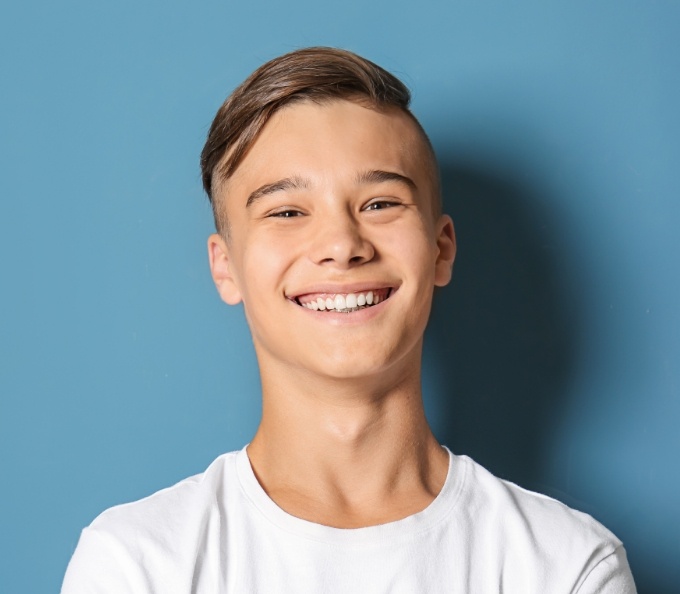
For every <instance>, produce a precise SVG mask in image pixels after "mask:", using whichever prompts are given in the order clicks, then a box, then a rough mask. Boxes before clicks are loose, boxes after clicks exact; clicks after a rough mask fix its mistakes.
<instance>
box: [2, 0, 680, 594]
mask: <svg viewBox="0 0 680 594" xmlns="http://www.w3.org/2000/svg"><path fill="white" fill-rule="evenodd" d="M679 27H680V5H679V4H678V3H677V2H670V1H668V2H663V1H656V2H653V1H646V2H643V1H637V2H635V1H632V0H607V1H604V0H603V1H589V2H585V1H569V2H567V1H565V2H560V3H556V2H546V1H540V2H539V1H536V2H529V1H523V2H512V3H511V2H503V1H501V0H496V1H487V2H482V1H480V2H471V1H449V2H431V1H428V0H424V1H421V2H404V1H402V0H398V1H391V2H386V1H375V2H371V3H365V2H357V1H349V2H344V3H342V4H333V3H324V2H307V1H295V2H293V3H281V2H260V1H254V2H248V3H238V4H237V3H235V2H226V1H224V0H223V1H221V2H215V1H206V2H193V3H190V2H186V1H184V2H182V1H172V2H161V1H159V0H135V1H134V2H132V1H129V0H122V1H121V0H119V1H118V2H115V3H114V2H107V3H104V2H100V1H92V0H89V1H87V2H85V1H81V2H78V1H75V0H66V1H64V2H56V3H55V2H47V1H45V0H39V1H30V0H28V1H26V2H23V3H18V2H15V3H13V4H12V5H11V6H9V3H5V6H4V7H3V9H2V17H1V18H0V68H1V70H0V77H1V80H2V93H0V138H1V146H0V151H1V155H0V167H1V168H2V175H1V176H0V195H1V196H2V210H1V211H0V212H1V214H0V254H1V257H2V285H1V286H2V289H1V291H0V307H1V309H0V312H1V313H0V322H1V328H0V349H1V350H0V476H1V477H2V478H1V480H2V486H1V488H0V514H1V518H2V525H1V528H0V539H1V541H0V542H1V548H2V550H1V551H0V590H1V591H2V592H49V591H57V590H58V588H59V585H60V583H61V579H62V576H63V572H64V570H65V567H66V564H67V562H68V559H69V557H70V555H71V553H72V551H73V549H74V547H75V545H76V542H77V539H78V535H79V531H80V529H81V528H82V527H83V526H85V525H86V524H88V523H89V522H90V521H91V520H92V519H93V518H94V516H96V514H98V513H99V512H100V511H102V510H103V509H104V508H106V507H108V506H111V505H114V504H116V503H120V502H124V501H128V500H132V499H136V498H139V497H142V496H144V495H147V494H149V493H151V492H153V491H155V490H157V489H159V488H162V487H164V486H167V485H169V484H172V483H173V482H175V481H177V480H179V479H181V478H183V477H185V476H188V475H190V474H194V473H197V472H200V471H201V470H203V469H204V468H205V467H206V466H207V465H208V464H209V462H210V461H211V460H212V459H213V458H214V457H215V456H217V455H218V454H219V453H221V452H223V451H227V450H231V449H236V448H240V447H241V446H242V445H243V444H244V443H245V442H247V441H248V440H249V439H250V437H251V436H252V434H253V431H254V429H255V427H256V424H257V420H258V415H259V402H258V393H259V380H258V373H257V368H256V364H255V361H254V356H253V352H252V346H251V343H250V339H249V335H248V331H247V327H246V325H245V322H244V320H243V316H242V312H241V309H240V307H236V308H228V307H227V306H225V305H223V304H222V303H221V302H220V301H219V299H218V297H217V295H216V294H215V291H214V289H213V287H212V285H211V281H210V279H209V274H208V268H207V263H206V257H205V247H204V238H205V237H206V236H207V234H208V233H209V232H210V231H211V230H212V226H211V225H212V222H211V218H210V213H209V209H208V206H207V203H206V200H205V198H204V196H203V195H202V194H201V187H200V176H199V170H198V155H199V152H200V150H201V147H202V143H203V140H204V137H205V134H206V132H207V128H208V126H209V124H210V121H211V119H212V117H213V114H214V112H215V110H216V109H217V107H218V106H219V104H220V103H221V102H222V100H223V99H224V98H225V97H226V95H227V94H228V92H229V91H230V90H231V89H232V88H233V87H234V86H235V85H236V84H238V83H239V82H240V81H241V80H242V79H243V78H244V77H245V76H246V75H247V74H248V73H249V72H250V71H251V70H253V69H254V68H255V67H256V66H258V65H259V64H260V63H262V62H263V61H265V60H267V59H269V58H271V57H273V56H275V55H278V54H280V53H283V52H285V51H289V50H292V49H295V48H298V47H301V46H306V45H316V44H320V45H336V46H341V47H345V48H348V49H351V50H354V51H357V52H359V53H361V54H363V55H365V56H366V57H368V58H370V59H372V60H374V61H376V62H378V63H379V64H381V65H383V66H385V67H386V68H388V69H390V70H392V71H393V72H395V73H396V74H397V75H399V76H401V77H402V78H403V79H404V81H405V82H406V83H407V84H408V85H409V86H410V87H411V88H412V89H413V92H414V102H413V108H414V111H415V113H416V115H417V116H418V117H420V119H421V120H422V122H423V124H424V126H425V128H426V129H427V130H428V131H429V133H430V135H431V137H432V140H433V142H434V144H435V147H436V149H437V151H438V153H439V155H440V159H441V166H442V175H443V179H444V188H445V191H446V205H447V210H448V211H449V212H450V213H451V214H452V215H453V216H454V219H455V221H456V226H457V231H458V239H459V256H458V260H457V262H456V266H455V270H454V273H455V274H454V281H453V284H452V285H451V286H450V287H448V288H447V289H445V290H443V291H441V292H440V293H439V294H438V295H437V298H436V303H435V313H434V321H433V322H434V323H433V324H432V325H431V328H430V330H429V331H428V335H427V350H426V360H425V373H426V381H425V391H426V405H427V409H428V414H429V416H430V419H431V422H432V425H433V427H434V429H435V432H436V433H437V435H438V436H439V437H440V439H441V440H442V441H444V442H445V443H447V444H448V445H450V446H451V447H452V448H454V450H455V451H457V452H458V453H467V454H470V455H471V456H473V457H474V458H476V459H477V460H478V461H480V462H482V463H483V464H485V465H487V466H488V467H489V468H490V469H491V470H493V471H494V472H495V473H497V474H499V475H500V476H503V477H506V478H509V479H511V480H513V481H516V482H519V483H520V484H522V485H524V486H527V487H530V488H533V489H537V490H540V491H543V492H545V493H548V494H550V495H552V496H556V497H558V498H560V499H562V500H563V501H565V502H567V503H569V504H570V505H572V506H574V507H577V508H579V509H582V510H585V511H587V512H589V513H591V514H593V515H594V516H595V517H597V518H598V519H600V520H601V521H602V522H604V523H605V524H606V525H607V526H609V527H610V528H611V529H612V530H613V531H614V532H615V533H616V534H617V535H618V536H619V537H620V538H621V539H623V540H624V542H625V544H626V547H627V550H628V554H629V559H630V562H631V565H632V567H633V571H634V573H635V575H636V579H637V581H638V584H639V588H640V591H641V592H645V593H653V594H670V592H676V591H677V589H676V588H677V584H678V583H680V570H679V569H678V567H679V566H680V564H679V561H680V462H679V460H678V459H679V456H680V437H679V436H680V433H679V432H678V430H677V425H678V424H680V373H679V365H678V361H679V359H680V341H679V337H680V332H678V328H679V323H680V305H678V292H679V289H680V282H679V281H680V274H679V270H678V268H679V267H678V255H680V239H679V236H678V232H677V229H678V225H679V224H680V207H679V200H678V187H679V186H680V184H679V181H680V180H679V179H678V178H679V174H678V171H679V170H680V140H679V139H680V116H679V113H680V110H679V109H678V105H680V47H679V42H678V39H679V36H678V30H679Z"/></svg>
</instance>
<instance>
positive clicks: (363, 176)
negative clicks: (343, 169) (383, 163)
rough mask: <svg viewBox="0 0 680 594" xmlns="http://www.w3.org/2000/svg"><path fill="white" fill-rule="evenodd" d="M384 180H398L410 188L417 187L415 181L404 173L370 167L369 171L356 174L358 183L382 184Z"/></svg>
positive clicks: (414, 188)
mask: <svg viewBox="0 0 680 594" xmlns="http://www.w3.org/2000/svg"><path fill="white" fill-rule="evenodd" d="M385 182H398V183H401V184H404V185H406V186H408V187H409V188H410V189H411V190H416V189H417V186H416V182H414V181H413V180H412V179H411V178H410V177H406V176H405V175H402V174H401V173H396V172H394V171H383V170H381V169H372V170H371V171H364V172H363V173H360V174H359V175H357V183H359V184H382V183H385Z"/></svg>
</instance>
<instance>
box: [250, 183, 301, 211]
mask: <svg viewBox="0 0 680 594" xmlns="http://www.w3.org/2000/svg"><path fill="white" fill-rule="evenodd" d="M308 188H309V182H308V181H307V180H304V179H302V178H301V177H298V176H293V177H286V178H284V179H280V180H278V181H275V182H273V183H271V184H265V185H263V186H260V187H259V188H257V190H255V191H254V192H251V193H250V195H249V196H248V200H246V208H248V207H249V206H251V205H252V204H253V203H254V202H256V201H257V200H259V199H260V198H262V197H263V196H267V195H269V194H274V193H275V192H285V191H287V190H306V189H308Z"/></svg>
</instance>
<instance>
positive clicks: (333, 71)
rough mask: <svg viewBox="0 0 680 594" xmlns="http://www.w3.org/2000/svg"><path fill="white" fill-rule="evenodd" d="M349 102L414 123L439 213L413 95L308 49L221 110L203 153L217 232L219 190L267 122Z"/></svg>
mask: <svg viewBox="0 0 680 594" xmlns="http://www.w3.org/2000/svg"><path fill="white" fill-rule="evenodd" d="M337 100H348V101H352V102H355V103H358V104H360V105H363V106H364V107H368V108H370V109H375V110H378V111H385V110H395V109H396V110H399V111H401V112H403V113H404V114H407V115H408V117H409V118H410V119H411V121H412V122H413V124H414V126H415V128H416V129H417V131H418V135H419V137H420V140H421V141H422V147H420V148H421V149H422V150H424V152H425V153H426V159H427V167H428V170H429V172H428V173H429V175H430V178H431V185H432V205H433V215H434V217H435V218H436V217H437V216H438V215H439V214H440V213H441V195H440V188H439V173H438V168H437V162H436V157H435V154H434V150H433V149H432V146H431V144H430V141H429V139H428V137H427V135H426V134H425V131H424V130H423V128H422V126H421V125H420V123H419V122H418V120H417V119H416V118H415V117H414V116H413V115H412V114H411V112H410V110H409V104H410V100H411V94H410V93H409V90H408V89H407V88H406V86H405V85H404V84H403V83H402V82H401V81H400V80H399V79H398V78H396V77H395V76H394V75H392V74H390V73H389V72H387V71H386V70H384V69H383V68H381V67H380V66H378V65H377V64H374V63H373V62H371V61H369V60H366V59H365V58H362V57H361V56H358V55H356V54H354V53H352V52H349V51H346V50H341V49H336V48H328V47H310V48H305V49H301V50H297V51H294V52H290V53H288V54H285V55H283V56H280V57H278V58H275V59H273V60H271V61H269V62H267V63H266V64H263V65H262V66H260V68H258V69H257V70H255V72H253V73H252V74H251V75H250V76H249V77H248V78H247V79H246V80H245V81H244V82H243V83H242V84H241V85H240V86H239V87H238V88H236V90H234V92H233V93H232V94H231V95H230V96H229V97H228V98H227V100H226V101H225V102H224V103H223V104H222V106H221V107H220V109H219V110H218V112H217V115H216V116H215V119H214V120H213V123H212V125H211V127H210V131H209V133H208V138H207V140H206V143H205V146H204V147H203V151H202V153H201V173H202V178H203V187H204V189H205V191H206V193H207V194H208V198H209V199H210V203H211V205H212V209H213V215H214V218H215V226H216V228H217V230H218V232H226V231H227V229H228V220H227V218H226V215H225V209H224V205H223V204H222V203H221V200H220V199H219V197H220V191H219V190H220V188H221V185H222V183H223V182H225V181H226V180H228V179H229V178H230V177H231V176H232V175H233V174H234V172H235V171H236V169H237V168H238V166H239V165H240V164H241V162H242V161H243V158H244V156H245V155H246V153H247V152H248V150H249V149H250V148H251V146H252V145H253V143H254V142H255V141H256V140H257V138H258V136H259V135H260V133H261V132H262V130H263V128H264V127H265V125H266V124H267V122H268V121H269V120H270V119H271V117H272V116H273V115H274V114H275V113H277V112H278V111H279V110H280V109H282V108H283V107H285V106H288V105H291V104H294V103H298V102H303V101H312V102H315V103H319V104H323V103H327V102H331V101H337Z"/></svg>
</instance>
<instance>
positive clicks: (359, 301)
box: [298, 289, 388, 313]
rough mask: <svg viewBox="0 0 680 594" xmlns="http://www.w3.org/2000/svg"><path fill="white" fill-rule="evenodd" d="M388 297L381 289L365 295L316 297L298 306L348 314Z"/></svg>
mask: <svg viewBox="0 0 680 594" xmlns="http://www.w3.org/2000/svg"><path fill="white" fill-rule="evenodd" d="M387 297H388V292H387V291H385V290H383V289H381V290H380V291H376V292H375V293H374V292H373V291H368V292H366V293H348V294H346V295H345V294H335V295H331V296H327V297H325V298H324V297H317V298H316V299H313V300H311V301H307V302H304V303H302V302H300V301H298V303H299V305H302V306H303V307H306V308H307V309H311V310H313V311H326V310H328V311H337V312H343V313H348V312H352V311H357V310H359V309H361V308H363V307H370V306H371V305H377V304H378V303H381V302H382V301H384V300H385V299H387Z"/></svg>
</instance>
